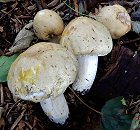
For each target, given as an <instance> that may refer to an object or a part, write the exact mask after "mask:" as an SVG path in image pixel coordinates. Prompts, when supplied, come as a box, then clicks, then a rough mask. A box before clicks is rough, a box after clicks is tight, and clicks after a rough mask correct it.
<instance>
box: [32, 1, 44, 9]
mask: <svg viewBox="0 0 140 130" xmlns="http://www.w3.org/2000/svg"><path fill="white" fill-rule="evenodd" d="M34 2H35V3H36V6H37V8H38V9H39V10H42V9H43V8H42V6H41V5H40V3H39V1H38V0H34Z"/></svg>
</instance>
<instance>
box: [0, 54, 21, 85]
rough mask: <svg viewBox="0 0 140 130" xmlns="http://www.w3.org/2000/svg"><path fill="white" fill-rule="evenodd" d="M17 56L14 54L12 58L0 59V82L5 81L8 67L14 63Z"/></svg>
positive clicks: (3, 57)
mask: <svg viewBox="0 0 140 130" xmlns="http://www.w3.org/2000/svg"><path fill="white" fill-rule="evenodd" d="M18 55H19V54H14V55H12V56H1V57H0V82H6V81H7V74H8V71H9V69H10V66H11V64H12V63H13V62H14V61H15V59H16V58H17V56H18Z"/></svg>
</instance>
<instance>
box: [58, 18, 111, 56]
mask: <svg viewBox="0 0 140 130" xmlns="http://www.w3.org/2000/svg"><path fill="white" fill-rule="evenodd" d="M60 44H61V45H62V46H64V47H66V48H68V49H69V50H71V51H72V52H73V53H74V54H75V55H97V56H104V55H107V54H108V53H109V52H111V50H112V46H113V43H112V38H111V35H110V33H109V31H108V30H107V28H106V27H105V26H104V25H103V24H101V23H99V22H97V21H95V20H93V19H91V18H87V17H78V18H75V19H74V20H72V21H71V22H70V23H69V24H68V25H67V26H66V28H65V29H64V31H63V33H62V37H61V40H60Z"/></svg>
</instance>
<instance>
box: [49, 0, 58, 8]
mask: <svg viewBox="0 0 140 130" xmlns="http://www.w3.org/2000/svg"><path fill="white" fill-rule="evenodd" d="M58 2H59V0H53V1H52V2H50V3H49V4H48V5H47V7H54V6H55V5H56V4H57V3H58Z"/></svg>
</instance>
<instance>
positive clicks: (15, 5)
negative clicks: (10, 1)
mask: <svg viewBox="0 0 140 130" xmlns="http://www.w3.org/2000/svg"><path fill="white" fill-rule="evenodd" d="M17 4H18V3H17V1H16V3H15V4H14V7H13V8H12V9H11V10H10V11H9V12H7V13H5V14H4V15H3V16H2V17H0V20H1V19H2V18H4V17H5V16H6V15H8V14H9V13H11V12H12V11H13V10H14V9H15V8H16V7H17Z"/></svg>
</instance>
